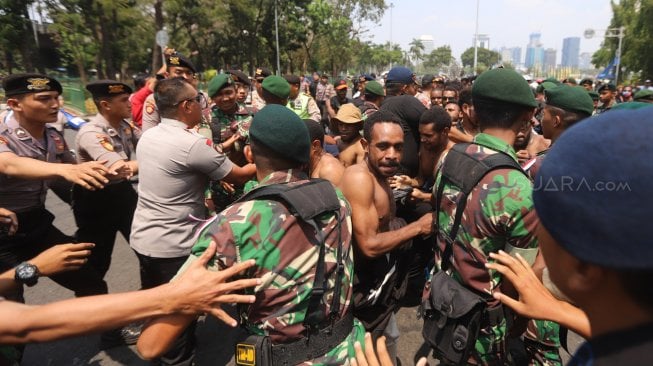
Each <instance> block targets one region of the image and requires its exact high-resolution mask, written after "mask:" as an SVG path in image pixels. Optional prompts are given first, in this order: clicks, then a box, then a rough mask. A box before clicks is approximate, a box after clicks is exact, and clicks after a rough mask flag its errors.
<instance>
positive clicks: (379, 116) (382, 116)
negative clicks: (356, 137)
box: [363, 109, 403, 142]
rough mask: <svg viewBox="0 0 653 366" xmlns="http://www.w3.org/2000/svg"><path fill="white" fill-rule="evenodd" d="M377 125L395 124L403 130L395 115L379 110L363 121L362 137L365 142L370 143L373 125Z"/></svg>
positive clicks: (399, 120)
mask: <svg viewBox="0 0 653 366" xmlns="http://www.w3.org/2000/svg"><path fill="white" fill-rule="evenodd" d="M377 123H395V124H397V125H399V127H401V128H402V130H403V124H402V123H401V119H400V118H399V117H397V115H396V114H394V113H392V112H390V111H386V110H383V109H381V110H378V111H376V112H374V113H373V114H372V115H371V116H369V117H368V118H367V119H366V120H365V123H364V124H363V137H365V140H367V142H370V141H371V140H372V129H373V128H374V125H375V124H377Z"/></svg>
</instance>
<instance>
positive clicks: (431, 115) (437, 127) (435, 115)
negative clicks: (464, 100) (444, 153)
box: [419, 105, 451, 132]
mask: <svg viewBox="0 0 653 366" xmlns="http://www.w3.org/2000/svg"><path fill="white" fill-rule="evenodd" d="M419 124H420V125H430V124H433V125H434V126H433V130H434V131H436V132H442V131H443V130H444V129H445V128H451V116H449V113H447V111H445V110H444V108H442V107H440V106H439V105H436V106H433V107H431V109H427V110H426V111H424V113H422V116H421V117H420V118H419Z"/></svg>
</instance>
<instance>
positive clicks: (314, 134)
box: [304, 119, 324, 146]
mask: <svg viewBox="0 0 653 366" xmlns="http://www.w3.org/2000/svg"><path fill="white" fill-rule="evenodd" d="M304 124H305V125H306V128H307V129H308V135H309V137H310V139H311V143H312V142H313V141H315V140H317V141H319V142H320V146H321V145H323V144H324V128H322V126H321V125H320V124H319V123H318V122H315V121H313V120H312V119H305V120H304Z"/></svg>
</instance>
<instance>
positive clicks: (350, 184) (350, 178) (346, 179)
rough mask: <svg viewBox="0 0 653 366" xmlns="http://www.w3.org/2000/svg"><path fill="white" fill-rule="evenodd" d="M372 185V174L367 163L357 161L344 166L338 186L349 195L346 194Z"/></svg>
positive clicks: (354, 192)
mask: <svg viewBox="0 0 653 366" xmlns="http://www.w3.org/2000/svg"><path fill="white" fill-rule="evenodd" d="M370 186H374V176H373V175H372V173H371V172H370V170H369V168H368V167H367V164H365V163H364V162H363V163H358V164H353V165H350V166H348V167H347V168H345V171H344V172H343V174H342V181H341V185H340V188H341V189H342V191H343V192H344V193H345V195H347V196H348V197H349V195H348V194H351V193H353V194H356V192H360V191H362V190H363V188H368V187H370Z"/></svg>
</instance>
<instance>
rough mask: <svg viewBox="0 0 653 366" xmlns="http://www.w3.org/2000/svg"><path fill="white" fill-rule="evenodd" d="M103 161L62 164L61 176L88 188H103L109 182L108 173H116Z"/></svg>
mask: <svg viewBox="0 0 653 366" xmlns="http://www.w3.org/2000/svg"><path fill="white" fill-rule="evenodd" d="M103 163H105V162H101V161H89V162H86V163H81V164H60V165H61V167H60V168H61V169H62V171H61V176H62V177H63V178H64V179H65V180H67V181H69V182H72V183H75V184H78V185H80V186H82V187H84V188H86V189H89V190H92V191H93V190H95V189H102V188H104V185H105V184H107V183H109V180H108V179H107V177H106V175H116V173H115V172H112V171H109V170H108V169H107V168H106V167H105V166H104V164H103Z"/></svg>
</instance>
